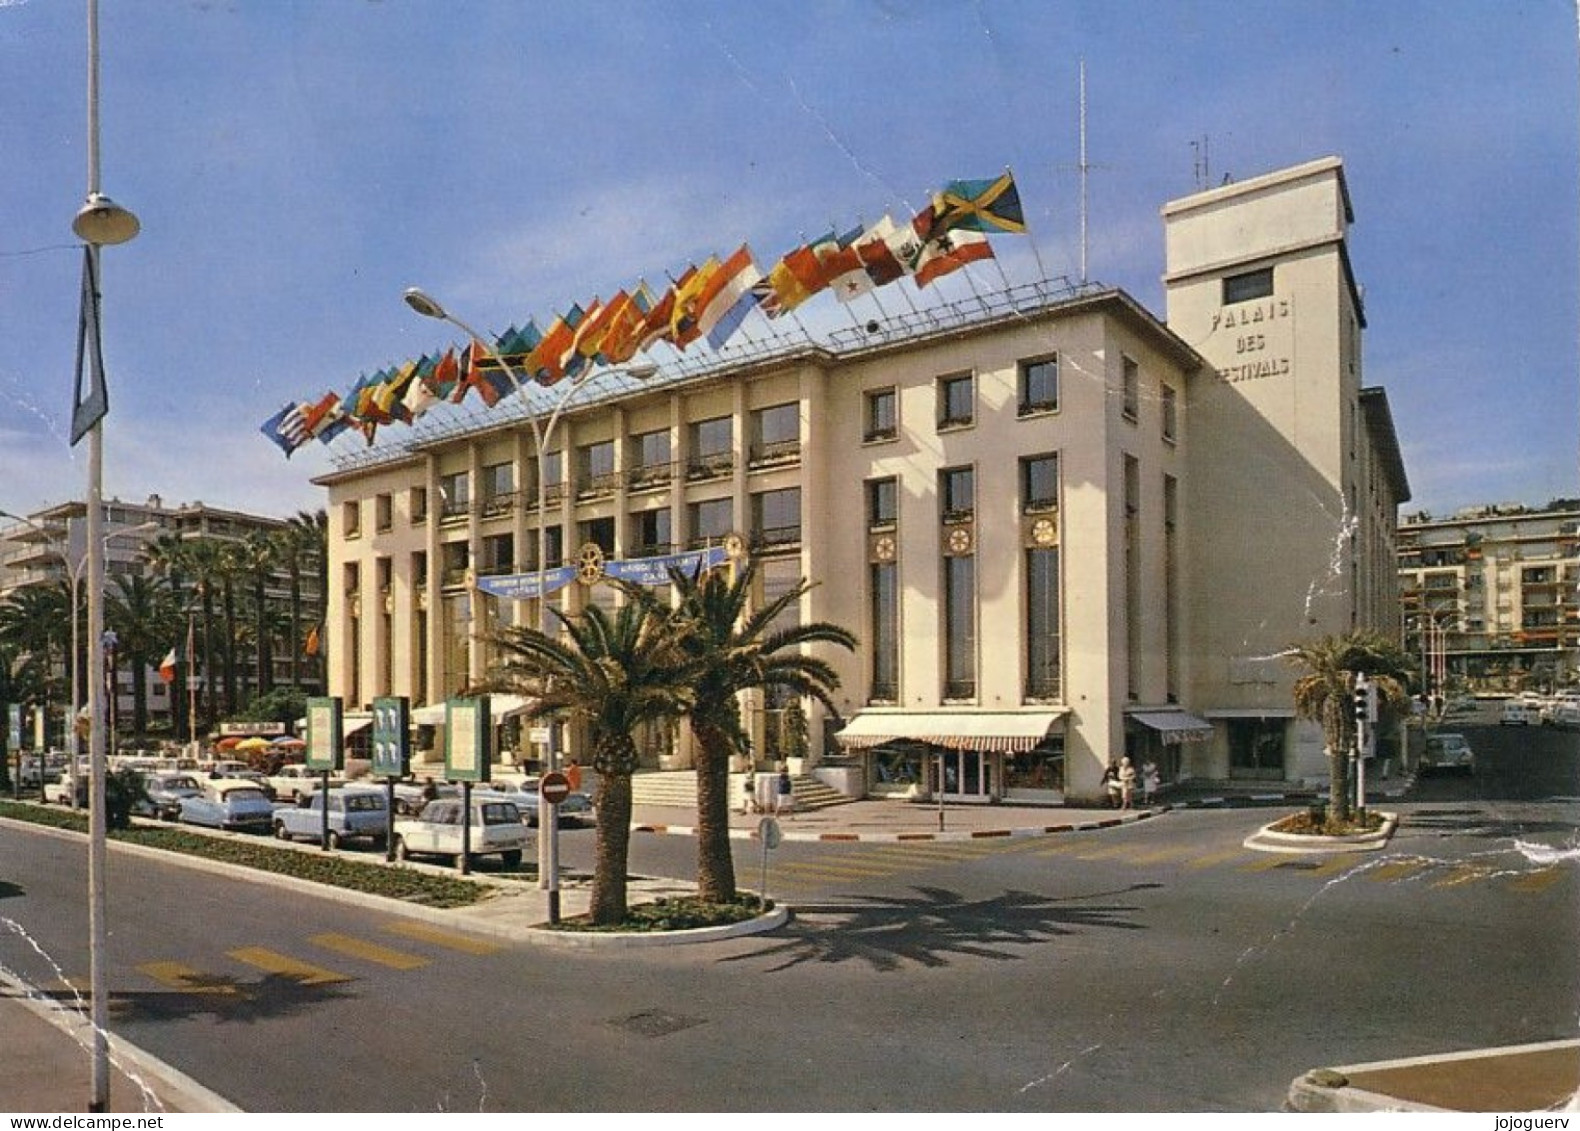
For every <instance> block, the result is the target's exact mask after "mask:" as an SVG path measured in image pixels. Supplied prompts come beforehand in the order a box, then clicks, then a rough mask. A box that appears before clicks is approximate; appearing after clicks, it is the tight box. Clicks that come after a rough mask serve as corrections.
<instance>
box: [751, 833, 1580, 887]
mask: <svg viewBox="0 0 1580 1131" xmlns="http://www.w3.org/2000/svg"><path fill="white" fill-rule="evenodd" d="M1007 853H1015V854H1021V855H1026V856H1030V857H1033V858H1047V859H1048V860H1049V862H1050V864H1051V863H1053V862H1054V861H1059V863H1060V866H1061V867H1062V868H1065V869H1068V868H1073V867H1078V866H1079V865H1082V864H1088V863H1089V864H1094V865H1117V866H1121V867H1135V868H1147V869H1160V870H1177V871H1180V872H1183V873H1187V874H1188V873H1200V872H1205V871H1208V870H1221V871H1232V872H1235V873H1239V874H1243V875H1248V876H1255V875H1267V876H1276V877H1279V878H1281V879H1295V878H1298V879H1300V880H1315V881H1319V882H1327V881H1330V880H1333V879H1336V878H1341V877H1342V878H1345V879H1356V880H1364V881H1366V882H1368V883H1372V884H1388V883H1407V882H1408V883H1415V884H1418V885H1419V886H1421V887H1422V888H1424V889H1426V890H1433V891H1435V890H1445V889H1453V888H1457V887H1462V886H1465V885H1469V884H1487V883H1496V884H1499V885H1500V886H1501V887H1503V888H1506V889H1507V890H1509V891H1512V892H1516V893H1520V894H1527V895H1528V894H1534V893H1538V892H1543V891H1546V890H1548V889H1549V888H1551V887H1553V886H1554V885H1556V884H1559V883H1560V882H1562V881H1563V880H1564V878H1565V877H1566V876H1572V875H1573V874H1574V869H1565V868H1562V867H1557V866H1549V867H1546V868H1540V869H1536V870H1532V869H1530V868H1529V867H1526V866H1523V865H1520V864H1519V863H1518V862H1515V861H1510V860H1508V859H1507V858H1505V859H1502V860H1497V861H1493V862H1487V861H1485V860H1480V859H1478V860H1471V861H1455V860H1451V859H1433V858H1428V857H1415V856H1393V855H1385V856H1378V855H1377V854H1376V853H1357V852H1347V853H1333V854H1294V853H1270V852H1259V851H1256V850H1254V849H1249V848H1246V847H1244V846H1242V845H1238V844H1236V845H1232V846H1229V847H1222V848H1218V847H1211V846H1205V845H1202V844H1200V843H1195V844H1192V843H1176V844H1162V845H1160V844H1157V843H1155V842H1154V841H1150V840H1145V839H1131V840H1124V841H1115V840H1113V839H1111V838H1107V837H1102V836H1052V837H1022V838H1012V839H1007V840H998V839H996V840H991V841H989V840H977V841H927V842H915V843H906V842H900V843H868V844H859V845H858V844H852V845H842V846H840V848H839V849H837V850H835V849H830V850H828V851H827V852H826V853H824V854H821V855H819V856H816V857H802V858H798V859H793V860H789V861H783V862H778V863H776V864H775V865H774V867H773V870H772V872H771V873H770V884H771V885H772V886H773V887H775V888H777V889H778V891H779V892H781V893H782V894H783V895H784V897H785V898H794V896H795V895H797V894H801V893H811V892H826V891H828V890H829V889H830V887H831V886H835V885H838V884H839V883H841V882H846V883H854V882H861V881H865V880H877V879H883V878H887V877H898V876H903V875H905V874H906V873H909V872H922V871H927V870H930V869H934V868H937V867H939V866H941V865H947V864H949V863H955V862H961V863H963V862H967V861H971V860H976V859H981V858H983V857H989V856H996V855H1003V854H1007Z"/></svg>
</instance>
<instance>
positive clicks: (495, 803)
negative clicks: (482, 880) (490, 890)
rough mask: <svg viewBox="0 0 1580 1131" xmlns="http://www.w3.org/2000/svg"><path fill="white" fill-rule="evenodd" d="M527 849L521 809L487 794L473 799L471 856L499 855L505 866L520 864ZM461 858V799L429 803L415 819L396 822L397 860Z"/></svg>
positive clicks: (440, 799) (406, 818) (446, 798)
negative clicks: (436, 857) (437, 857)
mask: <svg viewBox="0 0 1580 1131" xmlns="http://www.w3.org/2000/svg"><path fill="white" fill-rule="evenodd" d="M526 847H527V829H526V826H525V825H524V824H523V823H522V820H521V810H519V809H517V808H516V807H515V805H514V804H512V803H511V802H509V801H504V800H501V799H499V798H497V797H493V796H490V795H488V794H486V793H485V794H482V795H481V796H475V797H473V798H472V836H471V854H472V855H473V856H489V855H497V856H498V857H499V858H500V859H501V860H503V861H504V863H505V865H506V867H511V868H513V867H515V866H516V865H517V864H520V863H521V856H522V853H523V851H524V850H525V849H526ZM460 855H461V800H460V798H448V797H441V798H436V799H435V800H433V801H430V802H428V804H427V805H425V806H423V810H422V812H421V813H419V814H418V815H417V816H415V817H402V818H401V819H400V820H398V821H396V822H395V859H397V860H408V859H410V858H411V857H413V856H443V857H446V858H449V859H455V858H456V857H458V856H460Z"/></svg>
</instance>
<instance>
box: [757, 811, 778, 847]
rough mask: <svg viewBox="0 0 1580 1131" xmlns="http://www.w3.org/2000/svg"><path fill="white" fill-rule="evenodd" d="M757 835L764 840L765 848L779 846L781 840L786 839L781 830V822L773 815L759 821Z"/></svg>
mask: <svg viewBox="0 0 1580 1131" xmlns="http://www.w3.org/2000/svg"><path fill="white" fill-rule="evenodd" d="M757 836H758V837H759V838H760V839H761V840H762V842H763V847H764V848H778V847H779V842H780V841H781V840H782V839H784V838H783V836H782V834H781V833H780V832H779V822H778V821H776V820H774V819H773V818H772V817H764V818H763V819H762V820H760V821H758V822H757Z"/></svg>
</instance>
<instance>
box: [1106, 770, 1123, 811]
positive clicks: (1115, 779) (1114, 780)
mask: <svg viewBox="0 0 1580 1131" xmlns="http://www.w3.org/2000/svg"><path fill="white" fill-rule="evenodd" d="M1103 792H1104V793H1106V794H1107V795H1108V807H1109V808H1110V809H1117V808H1119V766H1118V764H1117V763H1114V762H1110V763H1108V766H1107V768H1106V769H1104V770H1103Z"/></svg>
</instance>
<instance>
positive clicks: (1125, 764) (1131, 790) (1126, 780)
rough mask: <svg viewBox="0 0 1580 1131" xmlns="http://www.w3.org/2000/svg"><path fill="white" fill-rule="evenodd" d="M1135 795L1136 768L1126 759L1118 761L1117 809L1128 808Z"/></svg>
mask: <svg viewBox="0 0 1580 1131" xmlns="http://www.w3.org/2000/svg"><path fill="white" fill-rule="evenodd" d="M1135 794H1136V767H1135V765H1134V764H1133V763H1132V762H1131V761H1130V759H1129V758H1128V757H1126V758H1121V759H1119V807H1120V808H1121V809H1128V808H1130V801H1131V799H1132V798H1133V797H1135Z"/></svg>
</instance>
